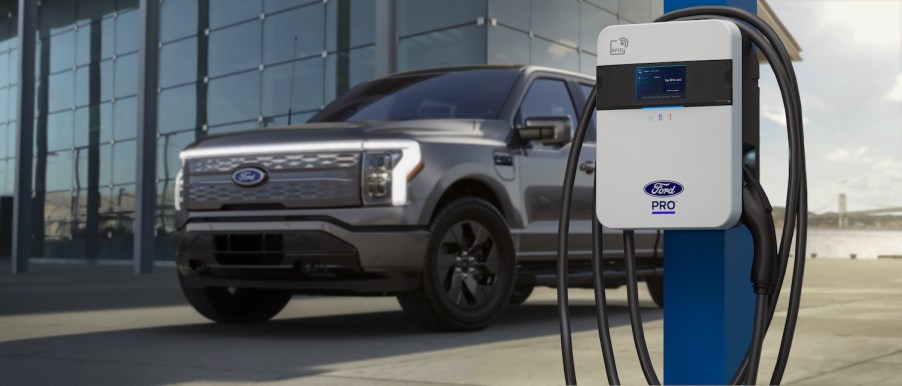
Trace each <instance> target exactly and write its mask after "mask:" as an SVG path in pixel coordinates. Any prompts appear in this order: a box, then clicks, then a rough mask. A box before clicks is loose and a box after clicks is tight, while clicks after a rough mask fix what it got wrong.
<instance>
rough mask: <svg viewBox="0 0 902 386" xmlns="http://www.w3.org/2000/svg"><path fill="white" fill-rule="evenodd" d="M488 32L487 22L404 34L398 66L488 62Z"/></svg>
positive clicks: (402, 68) (409, 67) (405, 69)
mask: <svg viewBox="0 0 902 386" xmlns="http://www.w3.org/2000/svg"><path fill="white" fill-rule="evenodd" d="M449 4H450V3H449ZM454 4H457V3H454ZM485 34H486V28H485V26H477V25H475V24H474V25H470V26H466V27H460V28H453V29H449V30H444V31H437V32H432V33H428V34H424V35H417V36H414V37H409V38H402V39H400V41H399V42H398V70H399V71H409V70H415V69H420V68H429V67H443V66H454V65H462V64H479V63H485V58H486V48H485V45H486V35H485Z"/></svg>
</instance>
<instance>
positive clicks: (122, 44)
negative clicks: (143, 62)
mask: <svg viewBox="0 0 902 386" xmlns="http://www.w3.org/2000/svg"><path fill="white" fill-rule="evenodd" d="M137 50H138V11H129V12H124V13H120V14H118V16H117V17H116V55H123V54H127V53H129V52H134V51H137Z"/></svg>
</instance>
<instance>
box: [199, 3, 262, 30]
mask: <svg viewBox="0 0 902 386" xmlns="http://www.w3.org/2000/svg"><path fill="white" fill-rule="evenodd" d="M261 5H262V4H261V2H260V1H259V0H251V1H248V0H215V1H210V27H211V28H217V27H221V26H224V25H226V24H232V23H235V22H239V21H243V20H248V19H253V18H259V17H260V14H261V13H263V9H262V8H261Z"/></svg>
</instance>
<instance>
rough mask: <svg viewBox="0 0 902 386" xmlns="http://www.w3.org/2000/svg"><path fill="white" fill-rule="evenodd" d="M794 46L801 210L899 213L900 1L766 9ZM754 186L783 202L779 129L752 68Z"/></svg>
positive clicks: (772, 94)
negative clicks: (756, 152)
mask: <svg viewBox="0 0 902 386" xmlns="http://www.w3.org/2000/svg"><path fill="white" fill-rule="evenodd" d="M768 4H770V5H771V7H772V8H773V9H774V11H775V12H776V14H777V15H778V17H779V18H780V19H781V20H782V21H783V24H785V25H786V28H787V29H788V30H789V31H790V33H791V34H792V35H793V37H794V38H795V39H796V41H798V43H799V45H800V46H801V47H802V61H801V62H796V63H794V66H795V71H796V75H797V76H798V79H799V88H800V91H801V98H802V111H803V112H802V116H803V125H804V129H805V147H806V155H807V157H806V160H807V166H808V207H809V209H810V210H811V211H813V212H817V213H822V212H827V211H836V210H837V208H838V196H839V194H840V193H845V194H846V195H847V197H848V209H849V210H862V209H874V208H879V207H888V206H893V207H902V0H872V1H861V0H768ZM759 85H760V88H761V114H762V119H761V167H762V184H763V185H764V188H765V190H766V191H767V194H768V196H769V197H770V198H771V202H772V203H773V204H774V205H777V206H783V201H784V200H785V197H786V178H787V174H788V171H787V166H786V165H787V162H788V153H787V142H786V120H785V118H784V112H783V107H782V102H781V99H780V94H779V89H778V87H777V82H776V80H775V79H774V76H773V73H772V72H771V70H770V68H769V67H768V66H766V65H764V66H762V68H761V81H760V84H759Z"/></svg>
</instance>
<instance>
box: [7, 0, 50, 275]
mask: <svg viewBox="0 0 902 386" xmlns="http://www.w3.org/2000/svg"><path fill="white" fill-rule="evenodd" d="M37 3H38V2H37V1H32V0H19V30H18V39H19V42H20V43H19V60H18V62H19V63H18V64H19V93H18V94H19V95H17V98H18V101H19V103H18V114H17V119H16V131H17V133H16V187H15V193H14V197H15V198H14V200H15V201H14V204H13V205H14V209H13V240H12V242H13V243H12V244H13V250H12V272H13V273H25V272H28V259H29V257H31V244H32V234H33V230H34V224H33V221H34V215H33V212H34V211H33V208H34V200H33V199H32V184H33V179H32V177H33V172H34V163H33V159H34V157H33V155H34V152H33V149H34V108H35V105H34V100H35V45H36V42H37V41H36V39H37V24H38V23H37V22H38V4H37ZM42 204H43V203H42Z"/></svg>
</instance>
